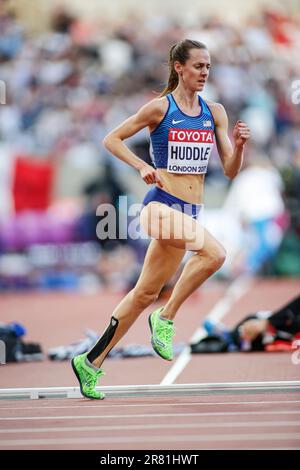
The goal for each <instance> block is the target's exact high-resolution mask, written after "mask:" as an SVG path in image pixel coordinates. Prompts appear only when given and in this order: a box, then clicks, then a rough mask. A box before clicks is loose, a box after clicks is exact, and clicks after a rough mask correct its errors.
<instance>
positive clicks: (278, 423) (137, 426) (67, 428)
mask: <svg viewBox="0 0 300 470" xmlns="http://www.w3.org/2000/svg"><path fill="white" fill-rule="evenodd" d="M274 426H280V427H283V426H284V427H295V428H296V427H298V429H299V431H300V421H251V422H249V421H239V422H234V421H233V422H226V423H224V422H222V423H173V424H171V423H170V424H128V425H122V426H121V425H116V426H80V427H76V426H62V427H51V428H45V427H44V428H14V429H0V433H1V434H17V433H22V434H24V433H26V432H28V433H51V432H92V431H105V432H106V431H142V430H150V429H197V428H205V429H206V428H244V427H245V428H257V427H271V428H272V429H273V428H274Z"/></svg>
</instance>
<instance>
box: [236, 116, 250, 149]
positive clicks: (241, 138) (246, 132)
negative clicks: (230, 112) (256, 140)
mask: <svg viewBox="0 0 300 470" xmlns="http://www.w3.org/2000/svg"><path fill="white" fill-rule="evenodd" d="M249 137H250V129H249V127H248V126H247V124H246V123H245V122H243V121H241V120H239V121H237V123H236V125H235V126H234V129H233V138H234V141H235V145H236V146H237V147H242V146H243V145H245V143H246V142H247V140H248V139H249Z"/></svg>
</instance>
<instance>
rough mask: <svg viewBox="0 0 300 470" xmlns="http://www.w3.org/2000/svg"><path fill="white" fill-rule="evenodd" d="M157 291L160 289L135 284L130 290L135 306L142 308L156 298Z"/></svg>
mask: <svg viewBox="0 0 300 470" xmlns="http://www.w3.org/2000/svg"><path fill="white" fill-rule="evenodd" d="M159 292H160V290H159V289H156V288H151V287H147V288H143V287H138V286H136V287H135V288H134V289H133V290H132V297H133V302H134V304H135V305H136V307H137V308H139V309H144V308H146V307H148V306H149V305H150V304H152V302H155V300H157V298H158V296H159Z"/></svg>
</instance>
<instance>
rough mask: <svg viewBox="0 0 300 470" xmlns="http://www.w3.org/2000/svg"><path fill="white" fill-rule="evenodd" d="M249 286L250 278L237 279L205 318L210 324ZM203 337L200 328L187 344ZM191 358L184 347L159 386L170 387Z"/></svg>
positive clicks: (223, 314) (219, 318)
mask: <svg viewBox="0 0 300 470" xmlns="http://www.w3.org/2000/svg"><path fill="white" fill-rule="evenodd" d="M251 284H252V278H249V277H245V276H240V277H238V278H237V279H236V280H235V281H234V282H233V283H232V284H231V285H230V286H229V287H228V289H227V290H226V292H225V294H224V295H223V297H222V298H221V299H220V300H219V301H218V302H217V303H216V305H215V306H214V307H213V309H212V310H211V311H210V312H209V314H208V315H207V316H206V317H205V318H207V319H208V320H210V321H211V322H212V323H218V322H219V321H220V320H221V319H222V318H223V317H224V316H225V315H226V314H227V313H228V312H229V310H230V308H231V307H232V305H233V304H234V303H235V302H237V300H238V299H240V298H241V297H242V296H243V295H244V294H245V293H246V292H247V291H248V290H249V288H250V286H251ZM205 335H206V332H205V330H204V329H203V328H202V327H200V328H198V329H197V330H196V332H195V333H194V335H193V336H192V338H191V339H190V340H189V344H191V343H197V342H198V341H200V339H201V338H203V337H204V336H205ZM191 356H192V355H191V352H190V347H189V346H186V347H185V348H184V349H183V351H182V352H181V353H180V355H179V356H178V358H177V360H176V361H175V363H174V365H173V366H172V367H171V369H170V370H169V371H168V373H167V374H166V375H165V377H164V378H163V380H162V381H161V383H160V384H161V385H171V384H172V383H174V382H175V380H176V379H177V377H178V376H179V375H180V374H181V373H182V371H183V370H184V369H185V367H186V366H187V365H188V363H189V362H190V360H191Z"/></svg>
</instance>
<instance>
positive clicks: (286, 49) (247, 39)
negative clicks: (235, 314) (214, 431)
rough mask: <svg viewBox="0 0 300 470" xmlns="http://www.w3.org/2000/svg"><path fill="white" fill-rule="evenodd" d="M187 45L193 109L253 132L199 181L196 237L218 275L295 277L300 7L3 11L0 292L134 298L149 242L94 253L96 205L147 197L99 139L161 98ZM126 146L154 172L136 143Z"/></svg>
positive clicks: (69, 2)
mask: <svg viewBox="0 0 300 470" xmlns="http://www.w3.org/2000/svg"><path fill="white" fill-rule="evenodd" d="M185 37H189V38H193V39H197V40H200V41H202V42H204V43H206V44H207V46H208V48H209V50H210V53H211V57H212V71H211V77H210V80H209V84H208V85H207V88H206V90H205V93H204V95H203V97H204V98H208V99H212V100H216V101H219V102H221V103H222V104H223V105H224V106H225V108H226V110H227V112H228V115H229V120H230V128H232V125H233V124H234V123H235V121H236V119H238V118H242V119H244V120H246V122H247V123H248V124H249V126H250V128H251V129H252V140H251V143H250V145H249V146H248V149H247V155H246V162H245V167H244V170H243V171H242V173H241V175H240V177H238V178H237V179H236V180H235V181H234V182H231V181H229V180H227V179H226V178H225V177H224V176H223V174H222V170H221V167H220V164H219V160H218V157H217V154H216V153H215V155H214V156H213V158H212V160H211V163H210V169H209V173H208V175H207V180H206V200H205V204H206V215H205V217H206V224H207V226H208V228H209V229H210V230H211V231H212V232H213V233H214V234H215V236H216V237H217V238H219V239H220V240H221V241H222V242H223V243H224V244H225V246H226V248H227V250H228V259H227V262H226V264H225V265H224V267H223V268H222V270H221V271H220V272H219V273H218V276H219V278H221V279H226V280H231V279H234V278H235V277H236V276H237V275H239V274H241V273H250V274H252V275H255V276H257V275H263V276H290V277H299V276H300V216H299V201H300V112H299V111H300V108H299V106H300V105H299V103H298V104H297V99H296V98H297V96H296V98H294V99H293V93H294V96H295V95H297V89H295V86H297V80H300V59H299V48H300V5H299V2H298V1H296V0H287V1H281V2H280V1H272V0H269V1H259V0H256V1H252V2H246V3H244V2H238V1H230V2H229V1H227V0H221V1H220V0H218V1H217V0H211V1H210V2H204V1H202V0H201V1H200V0H197V1H192V0H189V1H186V2H181V3H178V4H177V3H176V6H175V3H174V1H170V0H168V1H164V2H158V1H154V0H152V1H151V2H143V3H141V2H138V1H135V0H126V1H125V0H118V1H117V0H113V1H111V2H106V1H102V0H94V1H92V0H89V1H88V2H80V1H79V0H64V1H63V0H60V1H55V2H48V1H46V0H39V1H36V0H35V1H34V0H26V1H25V0H19V1H18V0H16V1H3V0H0V80H1V90H2V95H1V105H0V291H1V293H2V294H3V293H5V292H15V291H16V290H18V291H20V290H21V291H24V290H30V291H36V290H68V291H70V290H71V291H73V290H74V291H83V292H95V291H96V292H97V291H99V290H101V289H112V290H113V291H118V292H120V291H126V290H127V289H129V288H130V287H131V286H132V284H133V283H134V281H135V279H136V276H137V275H138V273H139V269H140V266H141V263H142V260H143V256H144V253H145V249H146V245H147V242H146V241H134V242H132V241H130V240H115V241H100V240H98V239H97V236H96V225H97V223H98V222H99V217H97V216H96V208H97V206H98V205H99V204H100V203H101V202H112V203H113V204H115V205H116V206H118V197H119V195H122V194H123V195H124V194H126V195H128V197H129V201H130V202H132V203H134V202H140V201H141V198H142V197H143V195H144V193H145V192H146V190H147V187H146V185H145V184H144V183H143V182H142V181H141V179H140V178H139V175H138V174H137V173H136V172H135V171H134V170H133V169H131V168H130V167H128V166H126V165H125V164H122V163H121V162H119V161H118V160H117V159H115V158H113V157H112V156H110V155H109V154H108V153H107V152H106V151H105V149H104V148H103V147H102V145H101V140H102V138H103V136H104V135H105V134H106V133H107V132H108V131H109V130H110V129H112V128H113V127H114V126H116V125H117V124H118V123H119V122H121V121H122V120H123V119H124V118H126V117H127V116H129V115H130V114H133V113H134V112H135V111H136V110H137V108H138V107H139V106H141V105H142V104H143V103H145V102H146V101H148V100H150V99H151V98H153V97H154V96H155V94H156V93H159V92H160V91H161V90H162V88H163V85H164V82H165V80H166V77H167V74H168V70H167V65H166V62H167V57H168V50H169V47H170V45H171V44H173V43H174V42H177V41H178V40H180V39H182V38H185ZM299 93H300V92H299ZM299 93H298V97H299ZM298 101H299V100H298ZM130 145H131V147H132V149H133V150H134V151H135V152H136V153H137V154H138V155H139V156H140V157H141V158H143V159H145V160H147V161H149V155H148V147H149V139H148V135H147V132H146V131H145V132H140V133H139V134H138V135H137V136H135V137H134V138H132V139H131V140H130Z"/></svg>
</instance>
